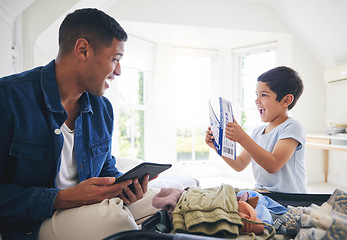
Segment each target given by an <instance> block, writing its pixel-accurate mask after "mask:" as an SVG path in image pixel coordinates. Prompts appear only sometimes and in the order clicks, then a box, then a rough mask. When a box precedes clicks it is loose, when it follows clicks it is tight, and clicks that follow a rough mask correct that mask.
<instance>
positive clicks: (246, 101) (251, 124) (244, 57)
mask: <svg viewBox="0 0 347 240" xmlns="http://www.w3.org/2000/svg"><path fill="white" fill-rule="evenodd" d="M235 52H236V53H237V56H238V66H239V73H240V75H239V76H240V93H241V94H240V99H239V102H240V106H241V126H242V127H243V129H244V130H245V131H246V132H248V133H249V134H251V133H252V130H253V129H254V128H255V127H256V126H259V125H260V124H261V121H260V117H259V114H258V111H257V109H256V107H255V99H256V95H255V87H256V81H257V78H258V76H259V75H260V74H262V73H264V72H266V71H267V70H270V69H271V68H274V67H275V66H276V48H275V45H274V44H270V45H264V46H260V47H257V48H250V49H243V50H237V51H235Z"/></svg>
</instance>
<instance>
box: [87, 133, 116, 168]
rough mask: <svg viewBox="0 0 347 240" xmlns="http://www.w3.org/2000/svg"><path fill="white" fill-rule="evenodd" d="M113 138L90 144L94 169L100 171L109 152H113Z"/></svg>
mask: <svg viewBox="0 0 347 240" xmlns="http://www.w3.org/2000/svg"><path fill="white" fill-rule="evenodd" d="M111 144H112V141H111V138H106V139H102V140H100V141H97V142H94V143H92V144H91V145H90V148H91V152H92V158H93V165H94V169H95V170H96V171H97V174H99V173H100V171H101V168H102V167H103V165H104V163H105V161H106V158H107V156H108V154H109V153H110V152H111Z"/></svg>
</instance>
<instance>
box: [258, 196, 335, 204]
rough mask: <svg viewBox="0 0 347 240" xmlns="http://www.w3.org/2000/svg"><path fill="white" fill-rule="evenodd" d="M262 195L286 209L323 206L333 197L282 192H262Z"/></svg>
mask: <svg viewBox="0 0 347 240" xmlns="http://www.w3.org/2000/svg"><path fill="white" fill-rule="evenodd" d="M261 194H262V195H264V196H268V197H270V198H271V199H272V200H274V201H276V202H278V203H279V204H281V205H283V206H284V207H288V206H293V207H308V206H310V205H311V204H312V203H314V204H316V205H318V206H321V205H322V204H323V203H324V202H326V201H328V199H329V198H330V196H331V194H303V193H281V192H270V193H265V192H262V193H261Z"/></svg>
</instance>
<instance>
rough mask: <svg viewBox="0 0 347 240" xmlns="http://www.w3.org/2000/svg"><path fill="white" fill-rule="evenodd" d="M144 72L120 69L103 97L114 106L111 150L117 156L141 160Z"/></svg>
mask: <svg viewBox="0 0 347 240" xmlns="http://www.w3.org/2000/svg"><path fill="white" fill-rule="evenodd" d="M144 75H145V74H144V72H142V71H139V70H136V69H130V68H122V75H121V76H120V77H119V78H117V80H115V81H114V82H112V83H111V84H110V88H109V89H108V90H107V91H106V94H105V96H106V97H107V98H108V99H110V101H111V102H112V104H113V106H114V118H115V125H114V126H115V129H114V132H113V134H114V139H113V147H112V148H113V149H114V150H116V151H115V152H117V155H119V156H124V157H134V158H140V159H144V151H145V150H144V134H145V129H144V116H145V96H144V89H145V84H144Z"/></svg>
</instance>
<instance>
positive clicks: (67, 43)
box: [59, 8, 128, 55]
mask: <svg viewBox="0 0 347 240" xmlns="http://www.w3.org/2000/svg"><path fill="white" fill-rule="evenodd" d="M79 38H84V39H86V40H87V41H88V42H89V44H90V45H91V46H92V48H93V49H94V51H98V50H99V49H100V48H101V47H103V46H111V45H112V41H113V38H116V39H118V40H119V41H126V40H127V39H128V35H127V33H126V32H125V31H124V29H123V28H122V27H121V26H120V25H119V23H118V22H117V21H116V20H115V19H114V18H112V17H111V16H109V15H107V14H106V13H104V12H103V11H100V10H98V9H94V8H84V9H78V10H76V11H74V12H73V13H70V14H68V15H67V16H66V17H65V19H64V21H63V22H62V24H61V25H60V28H59V51H60V54H62V55H66V54H67V53H69V52H70V51H72V49H73V48H74V47H75V43H76V41H77V39H79Z"/></svg>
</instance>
